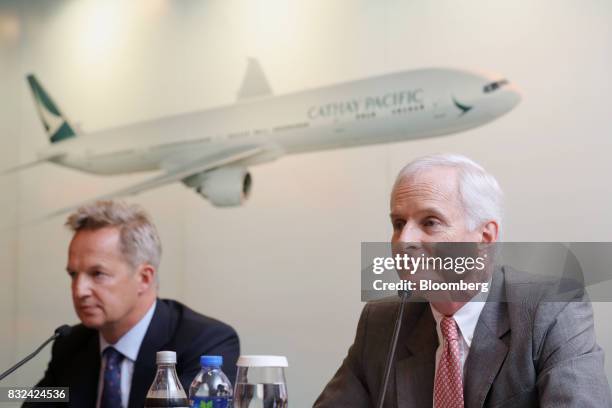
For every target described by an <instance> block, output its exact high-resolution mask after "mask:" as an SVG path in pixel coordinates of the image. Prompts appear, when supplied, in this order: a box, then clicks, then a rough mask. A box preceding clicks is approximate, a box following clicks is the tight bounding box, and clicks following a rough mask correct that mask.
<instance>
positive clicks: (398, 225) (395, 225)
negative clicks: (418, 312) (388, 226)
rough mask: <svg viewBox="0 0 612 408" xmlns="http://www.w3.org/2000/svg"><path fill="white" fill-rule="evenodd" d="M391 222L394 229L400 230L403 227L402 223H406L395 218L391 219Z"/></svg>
mask: <svg viewBox="0 0 612 408" xmlns="http://www.w3.org/2000/svg"><path fill="white" fill-rule="evenodd" d="M392 224H393V229H394V230H401V229H402V228H404V225H405V224H406V223H405V222H404V221H402V220H396V221H393V222H392Z"/></svg>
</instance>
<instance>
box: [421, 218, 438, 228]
mask: <svg viewBox="0 0 612 408" xmlns="http://www.w3.org/2000/svg"><path fill="white" fill-rule="evenodd" d="M439 224H440V223H439V222H438V220H436V219H435V218H427V219H426V220H425V221H423V225H424V226H425V227H435V226H436V225H439Z"/></svg>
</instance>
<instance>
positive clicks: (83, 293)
mask: <svg viewBox="0 0 612 408" xmlns="http://www.w3.org/2000/svg"><path fill="white" fill-rule="evenodd" d="M72 292H73V294H74V296H75V297H76V298H84V297H87V296H89V295H90V294H91V287H90V284H89V279H88V278H87V277H86V276H81V275H80V274H78V275H77V276H75V278H74V281H73V282H72Z"/></svg>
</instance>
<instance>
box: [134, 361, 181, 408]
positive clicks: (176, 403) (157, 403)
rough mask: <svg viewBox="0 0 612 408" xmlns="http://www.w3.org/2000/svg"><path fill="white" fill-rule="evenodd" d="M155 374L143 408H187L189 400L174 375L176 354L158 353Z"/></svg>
mask: <svg viewBox="0 0 612 408" xmlns="http://www.w3.org/2000/svg"><path fill="white" fill-rule="evenodd" d="M156 359H157V374H156V375H155V379H154V380H153V384H151V388H149V392H148V393H147V398H146V399H145V403H144V407H145V408H160V407H161V408H189V400H188V399H187V395H186V394H185V390H184V389H183V386H182V385H181V382H180V381H179V379H178V376H177V375H176V368H175V365H176V353H175V352H174V351H158V352H157V355H156Z"/></svg>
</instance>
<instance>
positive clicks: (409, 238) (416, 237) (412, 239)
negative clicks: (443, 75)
mask: <svg viewBox="0 0 612 408" xmlns="http://www.w3.org/2000/svg"><path fill="white" fill-rule="evenodd" d="M399 240H400V241H401V242H404V243H410V244H415V246H420V243H421V242H422V241H423V231H421V229H420V228H419V227H418V226H417V225H414V224H411V223H407V224H406V225H404V228H402V232H401V234H400V236H399Z"/></svg>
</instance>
